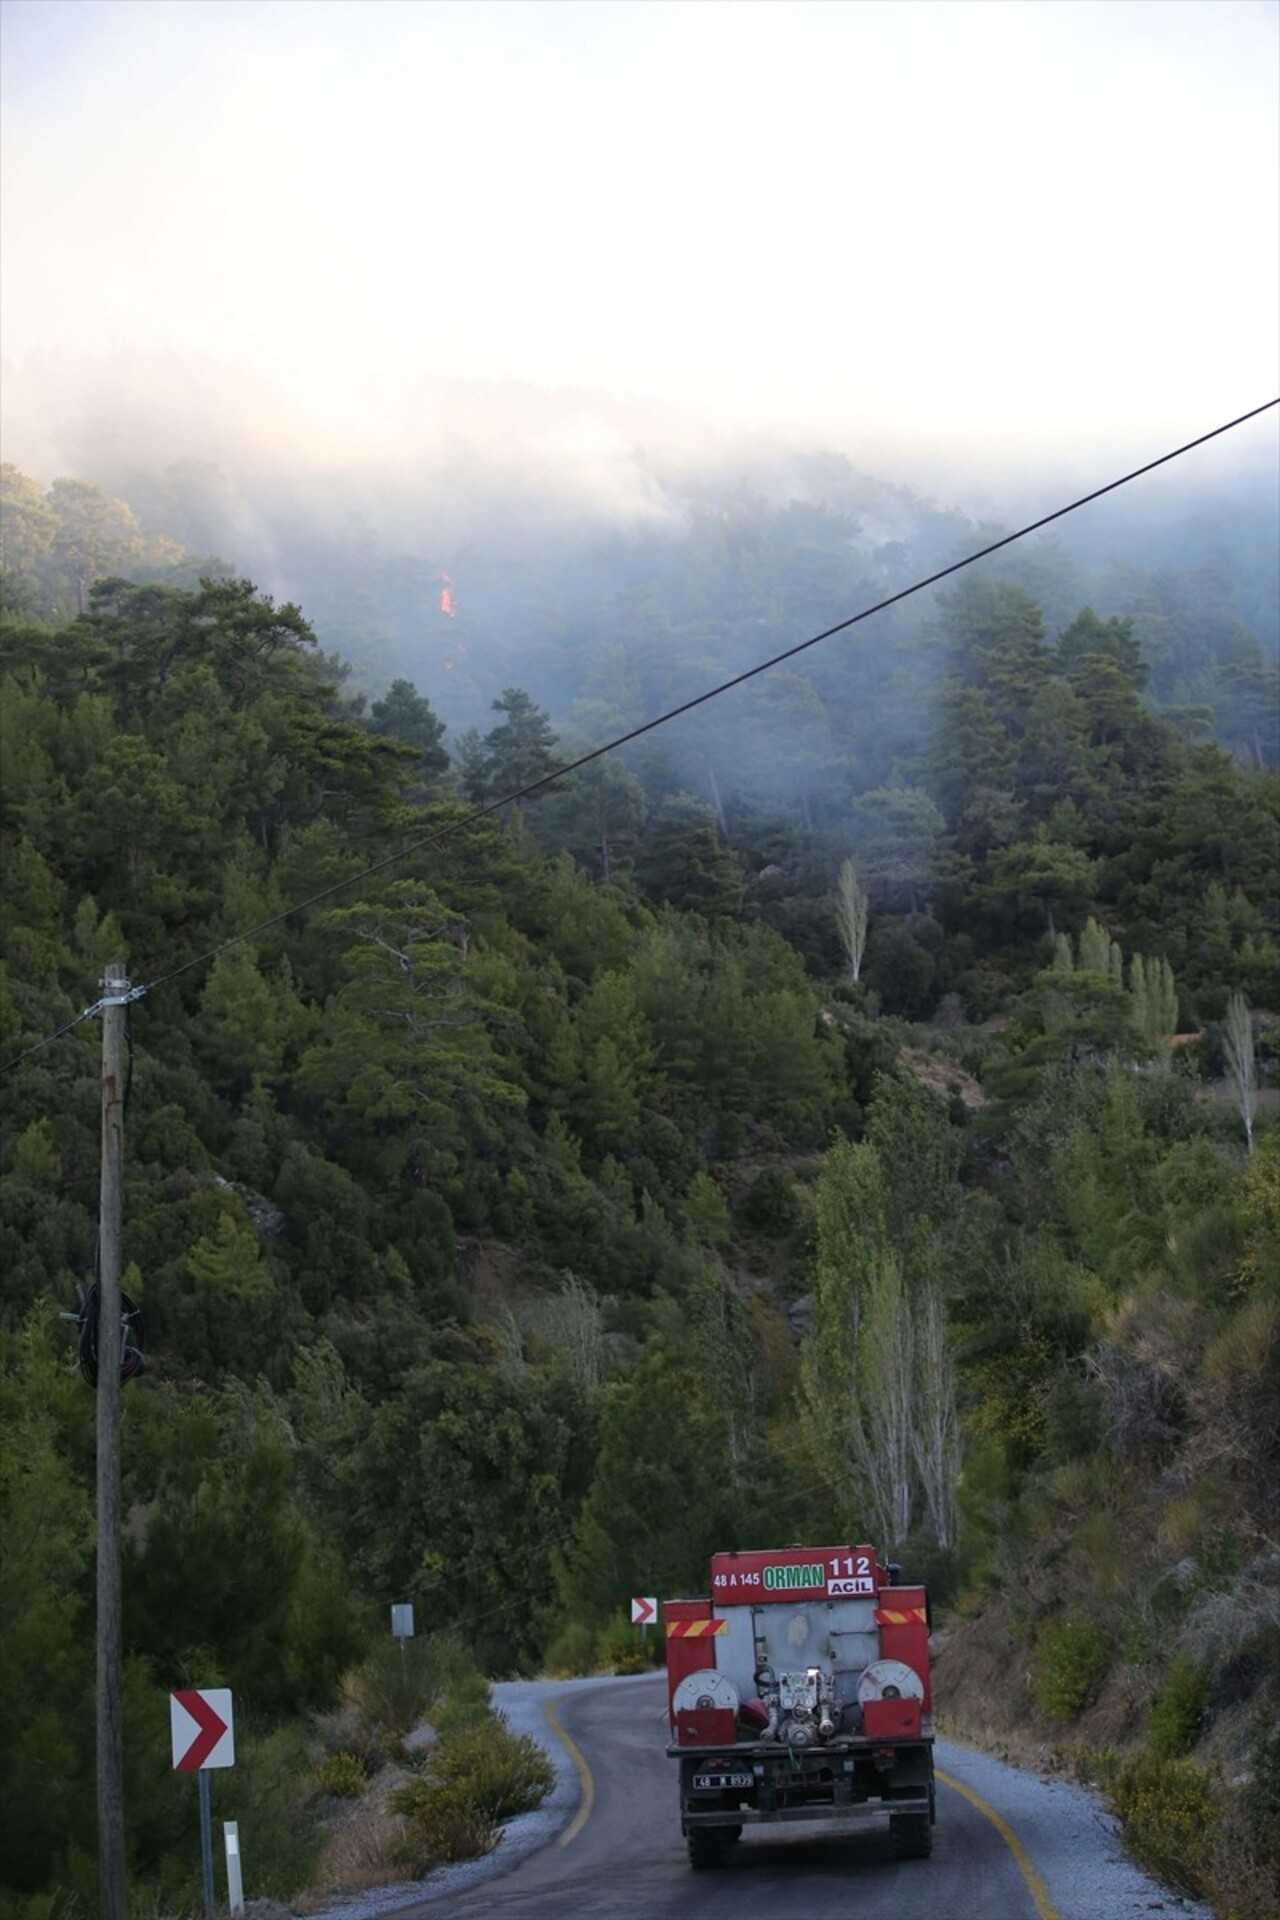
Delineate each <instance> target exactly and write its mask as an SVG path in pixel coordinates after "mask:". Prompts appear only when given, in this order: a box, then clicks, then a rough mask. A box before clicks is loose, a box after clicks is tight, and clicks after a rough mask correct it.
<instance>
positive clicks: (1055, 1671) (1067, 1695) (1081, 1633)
mask: <svg viewBox="0 0 1280 1920" xmlns="http://www.w3.org/2000/svg"><path fill="white" fill-rule="evenodd" d="M1106 1671H1107V1642H1106V1639H1105V1637H1104V1635H1103V1634H1102V1633H1101V1632H1100V1631H1099V1629H1098V1628H1097V1627H1095V1626H1093V1625H1092V1624H1091V1623H1090V1622H1089V1621H1087V1620H1074V1619H1067V1620H1052V1621H1050V1623H1049V1625H1048V1626H1047V1627H1046V1628H1045V1630H1044V1632H1043V1633H1042V1634H1041V1635H1040V1638H1039V1640H1038V1642H1037V1643H1036V1651H1035V1682H1034V1693H1035V1699H1036V1704H1037V1706H1039V1707H1040V1708H1041V1709H1042V1711H1043V1712H1045V1713H1047V1714H1051V1715H1052V1717H1053V1718H1054V1719H1055V1720H1074V1719H1076V1717H1077V1716H1078V1715H1079V1714H1080V1713H1081V1712H1082V1711H1083V1710H1084V1708H1085V1707H1086V1706H1087V1705H1088V1703H1089V1701H1090V1700H1091V1699H1092V1698H1093V1696H1094V1694H1095V1693H1096V1692H1097V1690H1098V1688H1099V1686H1100V1685H1101V1684H1102V1681H1103V1678H1104V1677H1105V1675H1106Z"/></svg>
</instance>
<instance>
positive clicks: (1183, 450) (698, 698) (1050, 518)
mask: <svg viewBox="0 0 1280 1920" xmlns="http://www.w3.org/2000/svg"><path fill="white" fill-rule="evenodd" d="M1277 406H1280V396H1278V397H1277V398H1276V399H1274V400H1267V401H1265V402H1264V403H1263V404H1262V405H1261V406H1259V407H1251V408H1250V409H1249V411H1248V412H1247V413H1241V414H1237V415H1236V417H1235V419H1233V420H1226V421H1224V422H1223V423H1222V425H1221V426H1217V427H1213V428H1211V429H1210V431H1209V432H1208V433H1202V434H1198V435H1197V436H1196V438H1195V439H1194V440H1187V441H1185V442H1184V443H1183V444H1182V445H1181V446H1180V447H1174V448H1172V449H1171V451H1170V452H1168V453H1162V454H1160V455H1159V456H1158V458H1156V459H1154V460H1148V461H1146V462H1144V464H1143V465H1142V466H1140V467H1134V468H1132V469H1131V471H1130V472H1128V473H1124V474H1121V475H1120V477H1119V478H1118V479H1116V480H1109V481H1108V482H1107V483H1106V485H1105V486H1101V487H1095V488H1094V489H1093V490H1092V491H1091V492H1090V493H1084V494H1081V495H1080V496H1079V497H1078V498H1077V499H1075V500H1072V501H1070V502H1069V503H1068V504H1067V505H1066V506H1064V507H1056V508H1055V509H1054V510H1053V512H1052V513H1045V514H1042V515H1041V516H1040V518H1039V519H1037V520H1031V521H1028V522H1027V524H1026V525H1025V526H1023V527H1018V528H1017V529H1016V530H1015V531H1014V532H1013V533H1006V534H1004V535H1002V537H1001V538H1000V539H999V540H992V541H989V542H988V544H987V545H986V546H984V547H979V548H978V549H977V550H976V551H975V552H973V553H969V554H966V555H964V557H963V558H962V559H959V560H954V561H952V562H951V564H950V565H949V566H946V567H940V568H939V569H938V570H937V572H936V573H931V574H928V575H927V576H926V577H925V578H924V579H922V580H917V581H915V582H913V584H912V585H911V586H909V587H902V588H900V589H899V591H898V592H897V593H891V594H889V595H887V597H886V598H885V599H883V600H877V601H876V602H875V604H874V605H873V606H870V607H864V608H863V609H862V611H861V612H860V613H854V614H850V615H849V617H848V619H846V620H838V621H837V622H836V623H835V625H834V626H831V627H824V628H823V630H822V632H821V633H815V634H811V635H810V636H809V638H808V639H807V640H800V641H798V642H797V643H796V644H795V645H794V646H791V647H786V648H784V649H783V651H782V652H781V653H775V654H772V655H770V657H769V658H768V659H767V660H761V661H759V662H758V663H757V664H756V665H755V666H754V667H748V668H746V669H745V670H744V671H743V672H742V673H738V674H735V675H734V676H733V678H732V679H730V680H722V681H721V682H720V683H719V684H718V685H717V686H714V687H708V688H707V689H706V691H705V692H703V693H699V694H695V695H694V697H693V698H692V699H691V700H685V701H682V702H681V704H680V705H679V706H676V707H670V708H668V709H667V711H666V712H665V713H660V714H658V715H657V717H656V718H655V719H653V720H646V721H644V722H643V723H642V724H641V725H640V726H638V727H632V728H631V730H630V731H629V732H628V733H623V734H619V735H618V737H617V738H616V739H614V740H609V741H606V742H605V744H604V745H603V746H600V747H593V748H592V749H591V751H590V752H589V753H584V754H580V755H579V757H578V758H577V759H576V760H569V761H566V762H565V763H564V765H563V766H559V767H553V768H552V770H551V771H550V773H544V774H542V775H541V776H540V777H539V778H538V779H537V780H531V781H530V782H529V783H528V785H527V786H523V787H517V788H516V789H514V791H512V792H511V793H505V794H503V795H502V796H501V797H500V798H499V799H496V800H490V801H487V802H486V803H485V805H484V806H482V807H476V808H474V809H473V810H472V811H471V812H470V813H466V814H464V815H463V816H462V818H461V819H459V820H453V821H451V822H450V823H449V824H448V825H447V826H444V827H441V828H439V829H438V830H437V831H436V832H435V833H430V834H425V835H424V836H423V837H422V838H421V839H420V840H414V841H411V842H410V843H409V845H408V846H406V847H401V848H399V849H398V850H397V851H396V852H395V853H389V854H385V855H384V856H383V858H382V859H380V860H375V861H373V862H372V863H371V864H370V865H369V866H366V867H362V868H361V869H360V871H359V872H358V873H353V874H349V875H348V876H347V878H346V879H345V880H336V881H334V883H333V884H332V886H328V887H322V888H321V889H320V890H319V891H318V892H317V893H312V894H308V895H307V897H306V898H305V899H303V900H298V901H296V902H295V903H294V904H293V905H292V906H290V907H285V908H283V909H282V910H281V911H280V912H279V913H274V914H272V915H271V916H270V917H269V918H268V919H266V920H259V921H257V922H256V923H255V924H254V925H253V926H251V927H246V928H244V929H243V931H242V932H240V933H234V934H231V935H230V936H229V937H228V938H227V939H226V940H222V941H219V943H218V945H217V946H216V947H210V948H209V949H208V951H207V952H205V953H200V954H197V955H196V956H195V957H194V958H193V959H191V960H184V961H183V963H182V965H181V966H178V967H172V968H171V969H170V970H169V972H168V973H162V974H160V975H159V976H158V977H157V978H156V979H154V980H152V981H149V982H148V983H147V985H145V986H141V987H134V988H133V989H131V991H130V994H129V998H130V999H133V1000H136V999H141V998H142V997H143V996H144V995H145V994H148V993H154V992H155V991H156V989H157V988H158V987H163V986H167V985H168V983H169V982H170V981H171V980H177V979H180V978H181V977H182V975H183V974H184V973H190V972H191V971H192V970H193V969H194V968H196V967H202V966H205V965H207V964H208V963H209V962H210V961H211V960H215V959H216V958H217V957H218V955H219V954H221V953H226V952H227V950H228V949H229V948H231V947H236V946H239V945H240V944H241V943H242V942H243V941H245V940H252V939H254V938H255V937H256V936H257V935H258V934H260V933H266V932H268V931H269V929H270V928H272V927H277V926H279V925H280V924H281V922H282V921H285V920H289V919H292V917H293V915H294V914H296V913H304V912H305V911H306V910H307V908H308V907H314V906H318V905H319V904H320V902H321V901H324V900H331V899H333V897H334V896H335V895H336V894H339V893H345V892H346V890H347V888H348V887H354V886H358V885H359V884H360V883H361V881H363V880H369V879H372V877H373V876H374V875H375V874H378V873H383V872H385V870H386V869H387V868H388V867H391V866H395V865H396V864H397V862H399V861H401V860H407V859H409V857H410V856H411V855H412V854H415V853H422V852H425V851H427V850H429V849H434V848H437V847H441V846H443V845H444V844H445V842H446V841H447V840H450V839H452V838H453V836H454V835H455V834H457V833H461V832H462V831H463V829H464V828H466V827H470V826H474V825H475V823H476V822H477V821H478V820H484V819H487V818H488V816H489V815H490V814H494V813H498V812H500V811H501V810H502V808H504V807H509V806H513V805H514V804H515V803H516V802H518V801H520V800H527V799H529V798H530V797H531V796H532V795H534V794H536V793H541V792H542V791H543V789H544V788H546V787H549V786H552V785H554V783H555V782H556V781H557V780H563V779H565V778H566V777H567V776H568V775H569V774H571V773H577V772H579V771H580V769H581V768H583V767H588V766H590V765H591V763H592V762H593V761H595V760H600V759H603V758H604V756H605V755H606V754H610V753H616V752H617V751H618V749H619V748H621V747H626V746H629V745H630V744H631V743H632V741H634V740H640V739H643V737H644V736H645V734H647V733H653V732H655V731H656V729H657V728H659V727H665V726H667V725H668V724H669V722H671V721H672V720H678V719H680V718H681V717H682V716H683V715H684V714H686V713H692V712H693V711H694V710H695V708H697V707H702V706H705V705H706V704H707V702H708V701H711V700H717V699H719V697H720V695H721V694H724V693H729V692H731V691H732V690H733V688H734V687H740V686H743V685H745V683H746V682H747V681H748V680H754V679H755V678H756V677H757V676H758V675H759V674H762V673H768V672H770V671H771V669H772V668H774V667H779V666H782V665H784V664H785V663H786V662H787V661H788V660H794V659H796V658H797V657H798V656H799V655H800V654H802V653H807V652H808V650H809V649H810V647H816V646H820V645H821V644H822V642H823V641H824V640H831V639H834V637H835V636H836V634H838V633H847V632H848V630H849V628H850V627H856V626H858V625H859V624H860V622H862V621H863V620H869V619H871V617H872V615H873V614H877V613H884V612H885V611H886V610H887V609H888V608H889V607H896V606H898V605H899V604H900V603H901V602H902V601H903V600H909V599H911V598H912V596H913V595H915V594H917V593H923V592H924V590H925V589H926V587H935V586H937V585H938V583H939V582H940V581H942V580H949V579H950V578H951V577H952V576H953V575H954V574H957V573H962V572H963V571H964V569H965V568H966V567H972V566H974V565H975V564H976V563H977V562H978V561H979V560H986V559H989V558H990V556H991V555H992V554H993V553H999V552H1001V550H1002V549H1003V548H1005V547H1011V546H1013V545H1014V544H1015V542H1016V541H1019V540H1025V539H1026V538H1027V536H1028V535H1029V534H1032V533H1039V532H1040V530H1041V529H1042V528H1044V527H1048V526H1052V525H1053V523H1054V521H1056V520H1063V519H1065V518H1066V516H1067V515H1068V514H1071V513H1077V512H1078V511H1079V510H1080V508H1081V507H1087V506H1089V505H1090V504H1091V503H1092V502H1093V501H1095V500H1101V499H1103V498H1104V497H1105V496H1106V495H1107V494H1109V493H1115V492H1116V491H1117V490H1118V489H1119V488H1120V487H1127V486H1129V485H1130V484H1131V483H1132V482H1133V481H1134V480H1140V479H1142V477H1143V476H1144V475H1145V474H1148V473H1154V472H1155V471H1156V469H1157V468H1158V467H1164V466H1168V465H1169V463H1170V462H1171V461H1173V460H1180V459H1181V458H1182V456H1183V455H1184V454H1187V453H1192V452H1194V451H1195V449H1196V448H1197V447H1203V446H1207V445H1208V443H1209V442H1210V441H1211V440H1217V439H1219V438H1220V437H1221V436H1222V435H1223V434H1224V433H1231V432H1233V431H1234V429H1235V428H1236V427H1242V426H1244V425H1245V424H1246V423H1247V422H1248V421H1250V420H1256V419H1258V418H1259V416H1260V415H1262V414H1264V413H1269V412H1270V411H1271V409H1272V408H1273V407H1277ZM101 1004H102V1003H101V1002H98V1004H97V1005H96V1006H93V1007H87V1008H86V1009H85V1011H84V1012H83V1013H82V1014H80V1015H79V1016H78V1018H77V1019H76V1020H72V1021H69V1022H68V1023H67V1025H66V1026H64V1027H60V1028H59V1029H58V1031H57V1032H56V1033H51V1034H49V1035H47V1036H46V1037H45V1038H44V1039H43V1040H37V1041H36V1042H35V1043H34V1044H33V1045H32V1046H30V1047H28V1048H26V1049H25V1051H24V1052H22V1053H20V1054H17V1055H15V1057H14V1058H13V1059H12V1060H9V1061H6V1062H5V1064H4V1065H3V1066H0V1074H4V1073H8V1072H9V1071H10V1069H11V1068H13V1067H16V1066H18V1065H19V1064H20V1062H22V1061H23V1060H26V1059H28V1058H29V1057H30V1056H31V1055H32V1054H33V1053H38V1052H39V1051H40V1050H41V1048H43V1047H46V1046H49V1045H51V1044H52V1042H53V1041H55V1040H58V1039H60V1038H61V1037H62V1035H63V1034H65V1033H69V1032H70V1031H71V1029H72V1028H73V1027H75V1026H78V1025H79V1024H80V1021H82V1020H86V1019H88V1018H89V1017H90V1015H91V1014H94V1013H96V1012H98V1010H99V1007H100V1006H101Z"/></svg>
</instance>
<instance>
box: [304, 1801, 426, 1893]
mask: <svg viewBox="0 0 1280 1920" xmlns="http://www.w3.org/2000/svg"><path fill="white" fill-rule="evenodd" d="M407 1778H408V1776H407V1774H406V1773H405V1772H404V1770H403V1769H402V1768H400V1767H386V1768H384V1769H383V1771H382V1772H381V1773H380V1774H379V1775H378V1777H377V1778H376V1779H375V1780H374V1781H373V1783H372V1785H371V1786H370V1788H369V1791H368V1792H367V1793H366V1794H365V1795H364V1796H363V1798H362V1799H361V1800H360V1801H359V1802H358V1803H357V1804H356V1805H355V1806H352V1807H345V1808H343V1810H342V1811H341V1812H340V1813H338V1814H336V1815H335V1816H334V1818H333V1820H332V1822H331V1824H330V1827H329V1833H328V1838H327V1839H326V1841H325V1845H324V1850H323V1852H322V1854H321V1856H320V1862H319V1865H318V1867H317V1869H316V1885H315V1887H314V1889H313V1890H312V1891H311V1892H310V1893H308V1894H305V1895H300V1896H299V1897H298V1899H297V1900H296V1901H295V1903H294V1911H295V1912H297V1913H299V1914H306V1913H320V1912H323V1910H324V1909H325V1908H326V1907H327V1906H329V1905H330V1904H331V1903H332V1901H333V1898H334V1896H335V1895H336V1894H343V1893H365V1892H367V1891H368V1889H369V1888H370V1887H385V1886H388V1885H391V1884H393V1883H395V1882H396V1881H399V1880H402V1879H403V1878H404V1866H403V1864H402V1860H401V1857H400V1852H399V1850H400V1849H401V1848H402V1847H403V1845H404V1834H405V1822H404V1819H403V1817H402V1816H401V1815H400V1814H398V1813H392V1811H391V1809H390V1807H389V1806H388V1804H387V1802H388V1800H389V1799H390V1796H391V1794H392V1793H393V1792H394V1790H395V1789H396V1788H397V1787H398V1786H401V1785H403V1783H404V1781H405V1780H406V1779H407Z"/></svg>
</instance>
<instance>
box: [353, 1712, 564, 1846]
mask: <svg viewBox="0 0 1280 1920" xmlns="http://www.w3.org/2000/svg"><path fill="white" fill-rule="evenodd" d="M554 1784H555V1773H554V1771H553V1769H552V1766H551V1762H550V1760H549V1759H548V1758H547V1756H546V1754H545V1753H544V1752H543V1750H542V1748H541V1747H540V1746H539V1745H538V1744H537V1742H536V1741H534V1740H531V1739H529V1737H528V1736H527V1735H526V1734H516V1733H512V1731H511V1729H510V1728H509V1727H508V1725H507V1723H506V1721H505V1720H504V1719H503V1718H502V1717H501V1715H499V1714H493V1713H490V1714H488V1715H487V1716H486V1717H485V1718H483V1719H479V1720H474V1721H472V1722H471V1723H470V1724H463V1725H459V1726H458V1727H456V1728H455V1729H454V1730H452V1731H451V1732H449V1733H448V1734H446V1735H444V1736H442V1738H441V1739H440V1741H439V1743H438V1744H437V1745H436V1746H434V1747H433V1748H432V1749H431V1750H430V1752H429V1753H428V1754H427V1756H426V1760H425V1762H424V1764H423V1768H422V1772H421V1774H420V1775H419V1776H418V1777H417V1778H416V1779H413V1780H407V1781H405V1783H404V1785H403V1786H400V1787H397V1788H396V1790H395V1792H394V1793H393V1794H392V1796H391V1800H390V1805H391V1808H392V1810H393V1811H394V1812H396V1813H399V1814H403V1815H404V1817H405V1821H406V1829H405V1836H404V1841H403V1845H402V1848H401V1857H402V1859H403V1862H404V1864H405V1865H406V1866H408V1867H409V1868H410V1870H411V1871H412V1872H414V1873H416V1874H417V1873H424V1872H425V1871H426V1870H427V1868H429V1867H431V1866H434V1865H437V1864H439V1863H441V1862H443V1861H455V1860H474V1859H477V1858H478V1857H479V1856H480V1855H481V1854H485V1853H488V1852H489V1851H490V1850H491V1849H492V1847H493V1846H494V1845H495V1844H496V1842H497V1838H498V1828H499V1827H500V1825H501V1824H502V1822H503V1821H504V1820H509V1819H511V1818H512V1817H513V1815H515V1814H517V1813H528V1812H531V1811H532V1809H533V1808H535V1807H538V1806H541V1804H542V1802H543V1801H544V1800H545V1799H546V1797H547V1795H548V1794H549V1793H550V1791H551V1789H552V1787H553V1786H554Z"/></svg>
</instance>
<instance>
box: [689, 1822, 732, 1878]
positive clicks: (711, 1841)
mask: <svg viewBox="0 0 1280 1920" xmlns="http://www.w3.org/2000/svg"><path fill="white" fill-rule="evenodd" d="M725 1839H726V1836H725V1835H724V1834H723V1833H722V1832H721V1831H720V1829H719V1828H718V1827H695V1828H694V1830H693V1832H692V1833H691V1834H690V1835H689V1865H690V1866H691V1867H695V1868H699V1869H700V1868H702V1867H722V1866H723V1865H724V1850H725Z"/></svg>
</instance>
